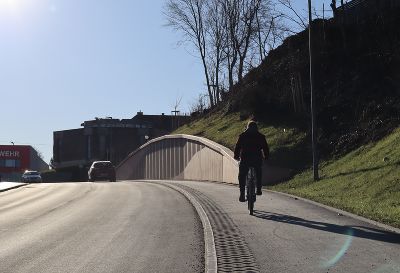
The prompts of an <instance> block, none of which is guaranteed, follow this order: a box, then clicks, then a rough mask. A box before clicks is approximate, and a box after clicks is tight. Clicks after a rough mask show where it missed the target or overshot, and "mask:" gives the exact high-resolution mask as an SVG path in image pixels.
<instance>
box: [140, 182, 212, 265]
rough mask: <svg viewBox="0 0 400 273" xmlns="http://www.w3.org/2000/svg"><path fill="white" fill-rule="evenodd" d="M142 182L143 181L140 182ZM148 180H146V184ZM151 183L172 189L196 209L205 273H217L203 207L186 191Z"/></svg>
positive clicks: (172, 186)
mask: <svg viewBox="0 0 400 273" xmlns="http://www.w3.org/2000/svg"><path fill="white" fill-rule="evenodd" d="M142 181H143V180H142ZM147 181H148V180H146V182H147ZM151 182H152V183H155V184H158V185H163V186H167V187H169V188H172V189H174V190H176V191H178V192H179V193H181V194H182V195H184V196H185V197H186V198H187V199H188V200H189V202H190V203H191V204H192V206H193V207H194V208H195V209H196V211H197V214H198V215H199V217H200V221H201V223H202V225H203V232H204V250H205V253H204V257H205V272H206V273H217V271H218V265H217V252H216V250H215V242H214V233H213V230H212V227H211V223H210V219H208V216H207V213H206V212H205V210H204V208H203V206H202V205H201V204H200V203H199V201H197V200H196V198H195V197H194V196H193V195H192V194H190V193H189V192H187V191H186V190H184V189H182V188H180V187H178V186H175V185H173V184H172V183H168V182H159V181H151Z"/></svg>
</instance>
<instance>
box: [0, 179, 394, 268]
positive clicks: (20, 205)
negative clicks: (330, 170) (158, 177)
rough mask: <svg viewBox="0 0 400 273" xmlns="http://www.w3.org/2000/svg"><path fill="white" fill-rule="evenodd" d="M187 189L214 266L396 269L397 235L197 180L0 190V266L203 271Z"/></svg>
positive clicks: (326, 212)
mask: <svg viewBox="0 0 400 273" xmlns="http://www.w3.org/2000/svg"><path fill="white" fill-rule="evenodd" d="M163 183H172V184H174V185H175V187H180V188H181V189H183V190H185V191H186V192H188V193H189V194H191V195H192V196H193V197H194V198H195V199H196V200H197V201H198V203H200V205H201V206H202V207H203V209H204V211H205V212H206V213H207V215H208V218H209V222H210V224H211V227H212V230H213V235H214V242H215V249H216V256H217V257H216V258H217V263H218V272H296V273H297V272H299V273H312V272H346V273H347V272H376V273H382V272H387V273H389V272H390V273H391V272H400V235H399V234H395V233H392V232H389V231H385V230H382V229H379V228H377V227H375V226H372V225H370V224H368V223H365V222H363V221H359V220H356V219H353V218H351V217H347V216H343V215H338V214H337V213H335V212H333V211H331V210H327V209H325V208H321V207H319V206H315V205H313V204H310V203H307V202H304V201H302V200H296V199H293V198H290V197H286V196H282V195H280V194H275V193H270V192H268V193H267V192H264V195H263V196H261V197H258V199H257V202H256V205H255V209H256V211H255V215H254V216H250V215H248V211H247V206H246V204H243V203H239V202H238V201H237V199H238V188H237V187H236V186H230V185H226V184H216V183H207V182H176V181H171V182H155V183H154V182H151V181H148V182H137V181H132V182H129V181H127V182H118V183H65V184H31V185H29V186H24V187H21V188H18V189H13V190H10V191H7V192H2V193H0V272H1V273H7V272H29V273H35V272H44V273H46V272H52V273H55V272H204V262H205V261H204V238H203V231H202V227H201V223H200V220H199V218H198V215H197V214H196V212H195V210H194V209H193V207H192V205H191V204H190V203H189V202H188V200H187V199H186V198H185V197H183V196H182V195H181V194H180V193H178V192H177V191H175V190H173V189H171V188H169V187H166V186H165V185H162V184H163Z"/></svg>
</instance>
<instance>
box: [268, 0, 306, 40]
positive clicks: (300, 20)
mask: <svg viewBox="0 0 400 273" xmlns="http://www.w3.org/2000/svg"><path fill="white" fill-rule="evenodd" d="M276 1H277V3H278V6H279V7H278V9H279V10H280V12H281V16H282V17H283V18H285V19H286V20H288V21H289V22H290V23H291V24H294V26H293V27H291V28H288V29H287V30H288V31H290V32H292V33H293V34H294V33H297V32H299V31H302V30H304V29H306V28H307V27H308V24H307V14H306V12H305V11H301V10H298V9H296V8H295V7H294V6H293V0H276Z"/></svg>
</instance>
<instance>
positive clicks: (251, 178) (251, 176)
mask: <svg viewBox="0 0 400 273" xmlns="http://www.w3.org/2000/svg"><path fill="white" fill-rule="evenodd" d="M255 179H256V177H255V171H254V169H253V168H250V169H249V173H248V176H247V207H248V209H249V212H250V215H253V212H254V202H255V201H256V200H255V199H256V194H255Z"/></svg>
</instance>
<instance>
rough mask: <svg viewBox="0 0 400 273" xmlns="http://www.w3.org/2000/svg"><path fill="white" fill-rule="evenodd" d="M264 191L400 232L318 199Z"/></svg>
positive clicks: (397, 229)
mask: <svg viewBox="0 0 400 273" xmlns="http://www.w3.org/2000/svg"><path fill="white" fill-rule="evenodd" d="M263 191H267V192H271V193H276V194H280V195H283V196H286V197H289V198H293V199H298V200H301V201H303V202H306V203H309V204H312V205H315V206H318V207H321V208H324V209H327V210H329V211H332V212H335V213H338V214H342V215H344V216H347V217H351V218H354V219H356V220H359V221H362V222H366V223H367V224H370V225H373V226H376V227H379V228H382V229H385V230H387V231H391V232H394V233H398V234H400V229H399V228H396V227H393V226H389V225H386V224H383V223H381V222H377V221H375V220H371V219H368V218H365V217H363V216H360V215H357V214H354V213H351V212H348V211H345V210H341V209H338V208H334V207H331V206H328V205H324V204H322V203H318V202H316V201H312V200H310V199H307V198H304V197H300V196H297V195H293V194H290V193H286V192H280V191H273V190H266V189H263Z"/></svg>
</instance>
